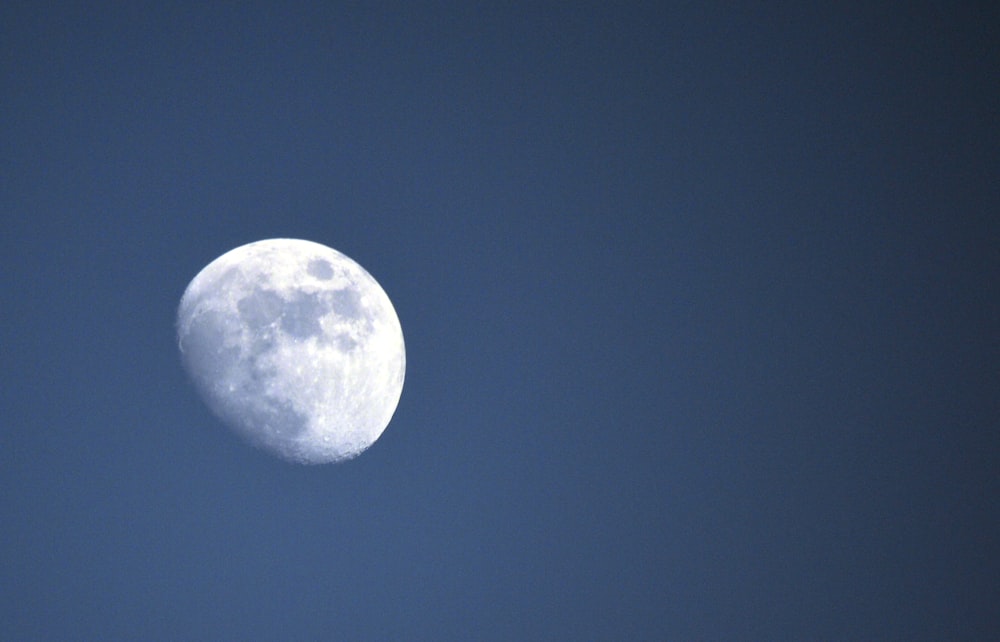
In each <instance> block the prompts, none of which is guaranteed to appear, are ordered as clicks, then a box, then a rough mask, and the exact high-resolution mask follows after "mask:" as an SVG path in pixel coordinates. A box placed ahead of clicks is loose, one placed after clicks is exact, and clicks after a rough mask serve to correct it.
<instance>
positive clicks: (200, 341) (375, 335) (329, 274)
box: [177, 239, 406, 463]
mask: <svg viewBox="0 0 1000 642" xmlns="http://www.w3.org/2000/svg"><path fill="white" fill-rule="evenodd" d="M177 338H178V343H179V345H180V350H181V355H182V359H183V361H184V366H185V368H186V369H187V371H188V373H189V374H190V376H191V378H192V380H193V381H194V383H195V385H196V386H197V388H198V390H199V392H200V393H201V395H202V397H203V398H204V399H205V401H206V402H207V403H208V405H209V406H210V407H211V408H212V410H213V411H214V412H215V413H216V414H217V415H219V417H221V418H222V419H223V420H224V421H225V422H226V423H227V424H228V425H230V426H231V427H232V428H233V429H234V430H235V431H236V432H238V433H239V434H241V435H242V436H243V437H245V438H246V439H247V440H249V441H250V442H251V443H253V444H254V445H256V446H258V447H261V448H263V449H265V450H268V451H271V452H273V453H275V454H277V455H279V456H281V457H283V458H285V459H287V460H290V461H295V462H300V463H324V462H331V461H340V460H343V459H349V458H351V457H354V456H356V455H358V454H359V453H361V452H362V451H363V450H365V449H366V448H368V447H369V446H370V445H371V444H372V443H374V442H375V440H376V439H378V438H379V436H380V435H381V434H382V431H383V430H385V427H386V425H388V423H389V420H390V419H391V418H392V415H393V412H394V411H395V409H396V405H397V403H398V402H399V396H400V393H401V392H402V388H403V377H404V373H405V370H406V354H405V349H404V346H403V333H402V329H401V328H400V325H399V319H398V318H397V316H396V311H395V310H394V309H393V307H392V303H391V302H390V301H389V297H388V296H387V295H386V294H385V292H384V291H383V290H382V288H381V287H380V286H379V284H378V283H377V282H376V281H375V279H374V278H372V276H371V275H370V274H368V273H367V272H366V271H365V270H364V269H363V268H362V267H361V266H360V265H358V264H357V263H355V262H354V261H353V260H351V259H350V258H348V257H347V256H344V255H343V254H341V253H340V252H337V251H336V250H333V249H331V248H328V247H326V246H323V245H320V244H318V243H313V242H310V241H300V240H294V239H271V240H267V241H258V242H256V243H250V244H248V245H244V246H241V247H238V248H236V249H234V250H232V251H230V252H227V253H226V254H223V255H222V256H220V257H219V258H217V259H216V260H214V261H212V262H211V263H210V264H209V265H208V266H207V267H206V268H205V269H203V270H202V271H201V272H200V273H198V275H197V276H196V277H195V278H194V280H192V281H191V283H190V285H188V287H187V290H186V291H185V292H184V296H183V298H182V299H181V304H180V308H179V310H178V313H177Z"/></svg>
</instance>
